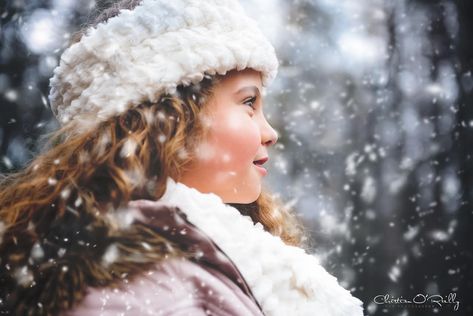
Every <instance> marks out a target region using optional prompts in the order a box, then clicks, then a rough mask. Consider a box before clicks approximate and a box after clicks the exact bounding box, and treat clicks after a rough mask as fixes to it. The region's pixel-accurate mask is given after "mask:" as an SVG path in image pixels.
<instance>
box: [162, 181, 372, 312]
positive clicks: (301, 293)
mask: <svg viewBox="0 0 473 316" xmlns="http://www.w3.org/2000/svg"><path fill="white" fill-rule="evenodd" d="M160 201H161V202H163V203H166V204H168V205H173V206H177V207H179V208H180V209H181V210H182V211H183V212H184V213H185V214H186V215H187V217H188V219H189V221H190V222H192V223H193V224H195V225H196V226H197V227H199V228H200V229H201V230H203V231H204V232H205V233H206V234H207V235H208V236H210V237H211V238H212V239H213V241H214V242H215V243H216V244H217V245H218V246H219V247H220V248H221V249H222V250H223V251H224V252H225V253H226V254H227V255H228V256H229V257H230V259H231V260H232V261H233V262H234V263H235V264H236V266H237V268H238V269H239V271H240V272H241V274H242V275H243V277H244V278H245V280H246V281H247V283H248V285H249V286H250V288H251V290H252V292H253V294H254V295H255V297H256V299H257V300H258V302H259V303H260V304H261V306H262V308H263V311H264V313H265V314H266V315H268V316H272V315H284V316H287V315H314V313H316V314H317V315H321V316H358V315H363V307H362V306H363V303H362V301H360V300H359V299H357V298H355V297H353V296H352V295H351V294H350V292H349V291H347V290H345V289H344V288H343V287H341V286H340V285H339V284H338V282H337V279H336V278H335V277H334V276H332V275H331V274H329V273H328V272H327V271H326V270H325V269H324V268H323V267H322V266H321V265H320V262H319V260H318V259H317V258H316V257H314V256H313V255H310V254H308V253H306V252H305V250H303V249H301V248H299V247H294V246H288V245H286V244H284V243H283V241H282V240H281V239H280V238H279V237H276V236H273V235H271V234H270V233H269V232H266V231H265V230H263V226H262V225H261V223H257V224H256V225H255V224H253V222H252V220H251V218H250V217H249V216H244V215H242V214H241V213H240V212H239V211H238V210H237V209H236V208H234V207H231V206H229V205H227V204H225V203H223V201H222V200H221V198H220V197H219V196H217V195H215V194H213V193H202V192H200V191H198V190H196V189H194V188H190V187H188V186H186V185H185V184H183V183H180V182H175V181H174V180H173V179H171V178H168V180H167V189H166V192H165V194H164V195H163V197H162V198H161V199H160Z"/></svg>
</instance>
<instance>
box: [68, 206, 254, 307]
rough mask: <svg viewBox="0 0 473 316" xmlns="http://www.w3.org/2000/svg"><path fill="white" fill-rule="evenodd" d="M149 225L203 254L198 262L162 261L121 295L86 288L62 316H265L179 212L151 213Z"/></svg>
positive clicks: (225, 261)
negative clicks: (151, 223)
mask: <svg viewBox="0 0 473 316" xmlns="http://www.w3.org/2000/svg"><path fill="white" fill-rule="evenodd" d="M153 222H154V223H160V225H159V226H156V229H157V230H160V232H161V233H162V234H163V235H164V236H165V237H166V238H168V239H170V240H172V241H174V242H178V243H179V244H180V245H182V246H183V247H187V248H189V247H190V248H189V249H192V248H193V247H196V248H195V249H200V250H202V257H201V258H199V260H196V261H194V260H192V259H187V258H169V259H166V260H164V261H163V262H161V263H159V264H157V265H156V268H155V269H153V270H150V271H147V272H145V273H143V275H142V276H139V277H137V278H135V279H134V280H133V281H130V282H129V283H126V284H125V286H124V288H123V289H120V290H119V289H112V288H104V289H100V288H90V289H89V291H88V293H87V295H86V297H85V299H84V300H83V301H82V302H81V303H80V304H79V305H78V306H77V307H76V308H75V309H73V310H70V311H68V312H66V313H63V315H67V316H76V315H91V316H94V315H104V316H111V315H176V316H183V315H192V316H199V315H222V316H224V315H242V316H243V315H245V316H250V315H263V312H262V311H261V308H260V306H259V304H258V303H257V301H256V299H255V298H254V296H253V294H252V293H251V290H250V289H249V287H248V285H247V284H246V282H245V280H244V279H243V277H242V275H241V274H240V272H239V271H238V269H237V268H236V266H235V264H234V263H233V262H232V261H231V260H230V258H229V257H228V256H227V255H226V254H225V253H223V251H222V250H221V249H220V248H219V247H218V246H217V245H216V244H215V243H214V242H213V241H212V240H211V239H210V238H209V237H208V236H207V235H205V233H204V232H203V231H202V230H200V229H199V228H198V227H196V226H195V225H193V224H192V223H190V222H189V221H188V220H187V219H186V217H185V215H184V214H183V213H182V212H181V211H180V210H179V209H178V208H174V207H161V208H159V209H158V210H154V211H153ZM164 227H172V229H167V230H165V229H164ZM182 232H185V233H182Z"/></svg>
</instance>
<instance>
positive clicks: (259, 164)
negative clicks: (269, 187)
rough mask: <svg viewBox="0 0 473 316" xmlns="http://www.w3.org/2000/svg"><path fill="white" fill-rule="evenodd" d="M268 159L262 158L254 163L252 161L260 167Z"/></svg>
mask: <svg viewBox="0 0 473 316" xmlns="http://www.w3.org/2000/svg"><path fill="white" fill-rule="evenodd" d="M268 159H269V158H268V157H263V158H261V159H257V160H255V161H253V163H254V164H255V165H257V166H262V165H263V164H264V163H265V162H266V161H268Z"/></svg>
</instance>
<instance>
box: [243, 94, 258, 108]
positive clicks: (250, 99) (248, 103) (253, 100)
mask: <svg viewBox="0 0 473 316" xmlns="http://www.w3.org/2000/svg"><path fill="white" fill-rule="evenodd" d="M255 101H256V97H252V98H249V99H246V100H245V101H244V102H243V103H244V104H247V105H249V106H251V108H252V109H253V110H255V105H254V104H255Z"/></svg>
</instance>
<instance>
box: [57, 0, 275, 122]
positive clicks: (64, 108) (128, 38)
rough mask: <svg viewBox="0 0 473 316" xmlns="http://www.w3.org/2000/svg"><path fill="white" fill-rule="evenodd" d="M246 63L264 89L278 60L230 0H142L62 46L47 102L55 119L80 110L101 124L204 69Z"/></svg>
mask: <svg viewBox="0 0 473 316" xmlns="http://www.w3.org/2000/svg"><path fill="white" fill-rule="evenodd" d="M70 65H72V66H73V67H72V68H71V67H70ZM245 68H253V69H255V70H257V71H260V72H261V73H262V78H263V85H265V86H267V85H268V84H269V83H270V82H271V81H272V80H273V79H274V77H275V76H276V73H277V68H278V60H277V57H276V54H275V51H274V47H273V46H272V45H271V43H270V42H269V41H268V40H267V38H266V37H265V36H264V35H263V34H262V32H261V31H260V29H259V28H258V26H257V23H256V21H254V20H252V19H251V18H249V17H248V16H247V15H246V13H245V12H244V10H243V8H242V7H241V5H240V4H239V3H238V1H237V0H173V1H169V0H143V1H142V2H141V3H140V5H138V6H137V7H136V8H134V9H133V10H121V11H120V14H119V15H118V16H115V17H113V18H110V19H109V20H108V21H107V22H106V23H100V24H98V25H97V27H96V28H90V29H89V30H88V31H87V33H86V34H85V35H84V36H83V37H82V39H81V40H80V41H79V42H78V43H75V44H73V45H71V46H70V47H69V48H68V49H66V50H65V51H64V53H63V54H62V56H61V60H60V63H59V66H58V67H56V69H54V75H53V77H52V78H51V79H50V87H51V90H50V94H49V101H50V104H51V109H52V110H53V112H54V114H55V115H56V117H57V118H58V120H59V122H60V123H61V124H64V123H66V122H68V121H69V120H71V119H73V118H80V116H81V114H82V113H87V114H88V115H89V116H88V118H87V119H90V115H92V117H94V120H96V121H101V120H104V119H107V118H109V117H111V116H113V115H115V114H118V113H121V112H123V111H125V110H126V109H127V108H129V107H132V106H135V105H137V104H139V103H140V102H142V101H144V100H149V101H152V102H153V101H156V100H157V99H158V96H159V95H160V94H161V93H163V92H169V93H173V92H175V88H176V86H177V85H178V84H181V83H182V84H185V85H188V84H190V83H197V82H199V81H201V80H202V79H203V77H204V75H205V74H210V75H213V74H216V73H218V74H225V73H226V72H227V71H230V70H232V69H238V70H242V69H245ZM84 118H85V117H84Z"/></svg>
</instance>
